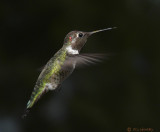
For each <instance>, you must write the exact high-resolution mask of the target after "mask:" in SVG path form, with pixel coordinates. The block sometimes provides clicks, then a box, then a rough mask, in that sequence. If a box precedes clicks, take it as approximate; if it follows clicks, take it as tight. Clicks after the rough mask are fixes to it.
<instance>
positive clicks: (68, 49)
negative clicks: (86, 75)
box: [66, 46, 79, 55]
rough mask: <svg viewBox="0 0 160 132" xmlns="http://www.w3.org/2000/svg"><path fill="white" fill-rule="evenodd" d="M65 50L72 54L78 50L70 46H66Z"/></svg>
mask: <svg viewBox="0 0 160 132" xmlns="http://www.w3.org/2000/svg"><path fill="white" fill-rule="evenodd" d="M66 50H67V52H68V53H70V54H73V55H75V54H79V52H78V50H74V49H72V46H67V48H66Z"/></svg>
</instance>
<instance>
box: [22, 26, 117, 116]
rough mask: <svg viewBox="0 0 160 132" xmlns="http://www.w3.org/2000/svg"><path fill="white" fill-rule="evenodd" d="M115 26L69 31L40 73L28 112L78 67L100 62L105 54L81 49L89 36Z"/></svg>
mask: <svg viewBox="0 0 160 132" xmlns="http://www.w3.org/2000/svg"><path fill="white" fill-rule="evenodd" d="M114 28H116V27H113V28H106V29H101V30H96V31H92V32H83V31H71V32H69V33H68V34H67V35H66V37H65V39H64V43H63V46H62V48H61V49H60V50H59V51H58V52H57V53H56V54H55V55H54V56H53V57H52V58H51V59H50V60H49V61H48V63H47V64H46V65H45V67H44V68H43V70H42V72H41V73H40V75H39V77H38V79H37V82H36V84H35V87H34V90H33V92H32V94H31V97H30V100H29V101H28V103H27V108H26V113H27V112H28V111H29V109H31V108H32V107H33V106H34V104H35V103H36V102H37V101H38V100H39V99H40V98H41V97H42V95H44V94H45V93H47V92H48V91H53V90H55V89H57V88H58V87H60V85H61V84H62V82H63V81H64V80H65V79H66V78H67V77H69V75H71V73H72V72H73V71H74V69H75V68H76V67H78V66H81V65H85V64H92V63H96V62H99V61H100V60H101V58H102V56H103V55H102V54H93V53H90V54H89V53H88V54H80V51H81V49H82V47H83V46H84V45H85V43H86V41H87V39H88V37H89V36H91V35H92V34H95V33H98V32H102V31H107V30H111V29H114ZM26 115H27V114H26ZM24 116H25V115H24Z"/></svg>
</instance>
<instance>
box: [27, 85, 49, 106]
mask: <svg viewBox="0 0 160 132" xmlns="http://www.w3.org/2000/svg"><path fill="white" fill-rule="evenodd" d="M47 92H48V89H45V88H43V89H42V88H39V89H34V91H33V92H32V95H31V98H30V100H29V101H28V103H27V109H30V108H32V107H33V105H34V104H35V103H36V102H37V101H38V100H39V99H40V98H41V97H42V96H43V95H44V94H45V93H47Z"/></svg>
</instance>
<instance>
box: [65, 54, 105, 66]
mask: <svg viewBox="0 0 160 132" xmlns="http://www.w3.org/2000/svg"><path fill="white" fill-rule="evenodd" d="M106 56H107V55H106V54H78V55H74V56H70V57H68V59H67V60H66V62H65V64H64V65H65V67H68V66H71V65H73V64H74V65H75V66H76V67H80V66H84V65H91V64H97V63H99V62H102V61H103V60H104V59H106Z"/></svg>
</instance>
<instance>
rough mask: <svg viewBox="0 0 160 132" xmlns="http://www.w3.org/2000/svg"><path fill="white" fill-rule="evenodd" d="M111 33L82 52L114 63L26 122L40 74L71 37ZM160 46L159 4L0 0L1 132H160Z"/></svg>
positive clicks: (79, 76)
mask: <svg viewBox="0 0 160 132" xmlns="http://www.w3.org/2000/svg"><path fill="white" fill-rule="evenodd" d="M113 26H116V27H118V28H117V29H115V30H112V31H106V32H103V33H97V34H95V35H93V36H91V37H90V38H89V39H88V42H87V43H86V45H85V47H84V48H83V50H82V52H84V53H86V52H90V53H91V52H96V53H109V52H110V53H113V54H114V55H113V56H111V57H109V60H107V61H105V62H104V63H102V64H99V65H96V66H92V67H86V68H82V69H77V70H75V72H74V73H73V74H72V75H71V76H70V78H68V79H67V80H66V81H65V82H64V83H63V85H62V89H61V91H60V92H59V93H56V94H54V93H53V92H50V93H48V94H46V95H45V96H43V98H42V99H41V100H40V101H39V102H38V103H37V104H36V105H35V106H34V108H33V109H32V111H31V112H30V114H29V116H28V118H27V119H25V120H21V118H20V117H21V115H22V113H23V111H24V109H25V107H26V103H27V101H28V100H29V98H30V95H31V92H32V90H33V87H34V84H35V82H36V79H37V78H38V75H39V74H40V71H38V69H39V68H41V67H43V66H44V65H45V64H46V63H47V61H48V60H49V59H50V58H51V57H52V56H53V55H54V53H55V52H56V51H57V50H59V49H60V48H61V47H62V44H63V40H64V37H65V35H66V34H67V33H68V32H70V31H72V30H81V31H93V30H97V29H103V28H107V27H113ZM159 38H160V1H159V0H110V1H109V0H102V1H101V0H98V1H93V0H77V1H74V0H62V1H60V0H35V1H31V0H28V1H27V0H24V1H22V0H14V1H13V0H10V1H9V0H1V1H0V132H84V131H106V132H126V131H127V128H128V127H131V129H133V128H137V129H141V128H146V129H149V128H152V129H154V131H157V132H158V131H160V80H159V79H160V59H159V58H160V52H159V50H160V46H159V45H160V41H159ZM54 95H56V96H54ZM128 131H129V129H128ZM137 131H138V130H137Z"/></svg>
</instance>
